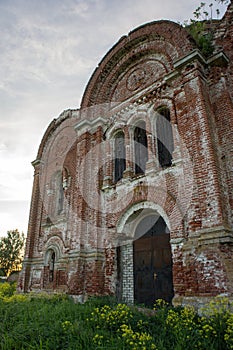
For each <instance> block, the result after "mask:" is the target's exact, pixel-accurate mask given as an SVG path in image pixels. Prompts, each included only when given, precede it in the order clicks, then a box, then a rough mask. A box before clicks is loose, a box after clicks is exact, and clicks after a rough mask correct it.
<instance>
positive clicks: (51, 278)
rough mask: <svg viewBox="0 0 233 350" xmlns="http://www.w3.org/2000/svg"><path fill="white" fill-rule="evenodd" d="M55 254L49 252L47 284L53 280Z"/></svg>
mask: <svg viewBox="0 0 233 350" xmlns="http://www.w3.org/2000/svg"><path fill="white" fill-rule="evenodd" d="M54 267H55V252H54V251H51V254H50V258H49V282H53V280H54Z"/></svg>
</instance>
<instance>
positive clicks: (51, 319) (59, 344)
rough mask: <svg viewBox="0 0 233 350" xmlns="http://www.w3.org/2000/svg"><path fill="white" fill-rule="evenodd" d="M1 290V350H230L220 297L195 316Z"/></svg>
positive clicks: (163, 307)
mask: <svg viewBox="0 0 233 350" xmlns="http://www.w3.org/2000/svg"><path fill="white" fill-rule="evenodd" d="M5 285H6V284H5ZM4 288H5V290H4V291H1V293H2V294H3V295H4V296H3V297H1V298H0V314H1V317H0V329H1V337H0V349H1V350H29V349H34V350H39V349H43V350H56V349H57V350H60V349H62V350H79V349H80V350H81V349H82V350H97V349H105V350H107V349H108V350H113V349H115V350H116V349H118V350H123V349H124V350H130V349H131V350H133V349H134V350H150V349H155V350H167V349H173V350H189V349H190V350H193V349H198V350H223V349H224V350H230V349H233V314H232V311H231V307H232V305H231V304H229V302H228V300H227V299H225V298H224V299H223V298H216V299H214V300H213V301H211V303H210V304H209V305H208V306H207V307H206V308H205V309H203V310H202V315H201V316H200V315H198V314H197V313H196V312H195V310H194V309H193V308H192V307H179V308H174V307H171V306H169V305H168V304H167V303H165V302H164V301H162V300H160V301H157V302H156V304H155V309H154V310H146V309H138V308H136V307H130V306H127V305H125V304H116V303H115V304H114V303H113V299H111V305H107V304H105V305H103V298H100V299H99V300H98V299H97V298H95V299H92V301H88V302H87V303H85V304H75V303H74V302H73V300H72V299H70V298H69V297H68V296H66V295H62V294H57V295H48V294H45V293H43V294H37V295H36V294H24V295H17V294H14V291H13V294H12V291H11V292H7V290H9V288H10V287H9V285H8V287H4ZM92 303H93V304H94V305H92ZM97 305H98V306H97ZM139 310H141V311H139Z"/></svg>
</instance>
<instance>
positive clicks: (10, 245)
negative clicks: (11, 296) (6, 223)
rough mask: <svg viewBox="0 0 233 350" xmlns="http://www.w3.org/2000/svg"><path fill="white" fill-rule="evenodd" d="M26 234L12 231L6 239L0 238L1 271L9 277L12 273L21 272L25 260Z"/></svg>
mask: <svg viewBox="0 0 233 350" xmlns="http://www.w3.org/2000/svg"><path fill="white" fill-rule="evenodd" d="M24 242H25V237H24V233H23V232H22V233H19V231H18V230H17V229H16V230H12V231H8V232H7V236H6V237H2V238H0V269H1V270H2V271H3V272H4V274H5V275H6V276H8V275H9V274H10V273H11V272H12V271H19V270H20V268H21V264H22V260H23V247H24Z"/></svg>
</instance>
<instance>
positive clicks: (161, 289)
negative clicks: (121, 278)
mask: <svg viewBox="0 0 233 350" xmlns="http://www.w3.org/2000/svg"><path fill="white" fill-rule="evenodd" d="M143 220H144V222H141V223H140V225H139V226H138V228H137V230H136V235H137V236H139V238H138V239H137V240H135V241H134V297H135V302H136V303H138V304H145V305H146V306H153V304H154V303H155V300H157V299H163V300H166V301H167V302H171V300H172V298H173V295H174V292H173V280H172V255H171V246H170V234H169V233H168V232H167V228H166V224H165V222H164V220H163V219H162V218H161V217H160V218H159V219H158V220H157V221H156V222H155V223H154V224H153V226H152V227H149V226H150V225H148V220H150V217H149V218H145V219H143ZM146 220H147V222H146ZM143 224H144V225H143ZM143 227H144V229H145V228H147V227H149V228H148V229H146V233H144V232H142V233H143V234H142V235H140V230H141V231H143Z"/></svg>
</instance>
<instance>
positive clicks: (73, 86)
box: [0, 0, 225, 236]
mask: <svg viewBox="0 0 233 350" xmlns="http://www.w3.org/2000/svg"><path fill="white" fill-rule="evenodd" d="M206 3H207V4H209V3H210V1H208V0H207V1H206ZM213 3H214V6H213V9H212V12H213V17H216V10H215V9H216V8H219V9H220V11H221V14H222V13H223V12H224V8H225V7H224V6H220V5H217V3H216V1H215V0H213ZM199 5H200V1H199V0H179V1H174V0H162V1H161V0H160V1H159V0H86V1H84V0H40V1H38V0H0V33H1V34H0V50H1V54H0V236H3V235H6V232H7V231H9V230H14V229H16V228H17V229H19V231H20V232H22V231H23V232H24V233H25V234H26V233H27V225H28V217H29V208H30V200H31V192H32V185H33V167H32V165H31V162H32V161H33V160H34V159H35V158H36V154H37V150H38V147H39V144H40V141H41V139H42V136H43V134H44V132H45V130H46V128H47V126H48V125H49V123H50V122H51V121H52V120H53V119H54V118H57V117H58V116H59V114H60V113H61V112H62V111H63V110H66V109H70V108H71V109H76V108H79V106H80V102H81V98H82V95H83V92H84V90H85V87H86V85H87V83H88V80H89V78H90V77H91V74H92V72H93V71H94V69H95V67H96V66H97V65H98V63H99V62H100V60H101V59H102V57H103V56H104V55H105V54H106V53H107V51H108V50H110V48H111V47H112V46H113V45H114V44H115V43H116V42H117V41H118V40H119V39H120V37H122V36H123V35H126V34H128V33H129V32H130V31H131V30H132V29H134V28H136V27H138V26H140V25H142V24H144V23H146V22H150V21H155V20H160V19H169V20H172V21H175V22H179V23H183V22H184V21H185V20H188V19H190V18H191V17H192V16H193V15H192V14H193V11H194V10H195V9H196V8H197V7H198V6H199ZM206 10H207V11H209V7H208V5H206ZM220 17H221V15H220Z"/></svg>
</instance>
